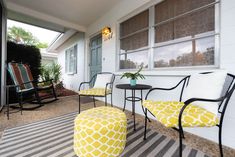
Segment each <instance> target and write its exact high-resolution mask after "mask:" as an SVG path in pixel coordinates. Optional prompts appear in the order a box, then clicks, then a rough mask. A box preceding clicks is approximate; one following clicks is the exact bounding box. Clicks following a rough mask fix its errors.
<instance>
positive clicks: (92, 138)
mask: <svg viewBox="0 0 235 157" xmlns="http://www.w3.org/2000/svg"><path fill="white" fill-rule="evenodd" d="M74 123H75V126H74V151H75V153H76V155H78V156H79V157H88V156H90V157H92V156H94V157H116V156H119V155H120V153H121V152H122V151H123V150H124V148H125V144H126V132H127V120H126V115H125V113H124V112H122V111H121V110H119V109H117V108H113V107H97V108H93V109H89V110H86V111H83V112H82V113H81V114H79V115H78V116H77V117H76V119H75V121H74Z"/></svg>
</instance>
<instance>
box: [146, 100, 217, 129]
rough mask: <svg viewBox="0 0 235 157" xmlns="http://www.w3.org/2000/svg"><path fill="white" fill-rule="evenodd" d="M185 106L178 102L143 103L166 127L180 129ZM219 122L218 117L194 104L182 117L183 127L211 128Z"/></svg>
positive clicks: (149, 101) (147, 101)
mask: <svg viewBox="0 0 235 157" xmlns="http://www.w3.org/2000/svg"><path fill="white" fill-rule="evenodd" d="M183 105H184V103H183V102H176V101H165V102H164V101H152V100H144V101H143V106H144V107H145V108H147V109H148V110H149V111H150V112H151V113H152V114H153V115H154V116H155V117H156V119H157V120H158V121H160V122H161V123H162V124H163V125H165V126H166V127H178V117H179V112H180V110H181V108H182V107H183ZM218 122H219V119H218V117H217V115H215V114H214V113H211V112H209V111H207V110H206V109H204V108H201V107H198V106H195V105H192V104H190V105H189V106H188V107H187V108H186V109H185V110H184V112H183V116H182V126H183V127H205V126H208V127H209V126H215V125H216V124H218Z"/></svg>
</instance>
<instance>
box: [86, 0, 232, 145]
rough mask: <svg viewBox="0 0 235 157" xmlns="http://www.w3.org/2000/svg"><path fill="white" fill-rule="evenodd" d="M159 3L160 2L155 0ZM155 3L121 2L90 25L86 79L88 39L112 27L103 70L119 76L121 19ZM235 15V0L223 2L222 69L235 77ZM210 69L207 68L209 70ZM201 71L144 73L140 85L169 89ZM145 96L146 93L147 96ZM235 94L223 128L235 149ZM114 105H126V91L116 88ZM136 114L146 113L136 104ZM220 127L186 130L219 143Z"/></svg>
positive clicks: (162, 96)
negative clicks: (119, 30)
mask: <svg viewBox="0 0 235 157" xmlns="http://www.w3.org/2000/svg"><path fill="white" fill-rule="evenodd" d="M154 1H155V2H157V1H158V0H154ZM154 1H150V0H122V1H120V3H119V4H117V5H116V6H114V7H113V8H112V9H111V10H110V11H108V12H107V13H106V14H105V15H104V16H103V17H101V18H99V19H98V20H97V21H96V22H94V23H93V24H92V25H90V26H89V27H88V29H87V33H86V41H87V44H86V53H85V54H86V55H85V58H86V59H85V61H86V62H85V73H86V80H87V79H88V74H89V72H88V71H89V66H88V64H89V51H88V43H89V37H91V36H92V35H93V34H96V33H97V32H99V31H100V30H101V29H102V28H103V27H104V26H110V27H111V29H112V31H113V38H112V39H110V40H107V41H104V42H103V45H102V57H103V63H102V71H110V72H115V73H116V74H119V75H120V74H121V72H117V70H116V69H117V68H116V62H117V52H116V47H117V42H116V41H117V23H118V20H119V19H121V18H124V17H125V16H126V15H128V14H130V13H131V12H133V11H136V9H137V10H139V9H141V8H144V7H146V6H149V5H150V4H151V3H154ZM234 15H235V1H234V0H221V38H220V40H221V41H220V61H219V62H220V69H227V70H228V71H229V72H231V73H233V74H235V68H234V67H235V53H234V51H235V40H234V37H235V20H233V18H234V17H233V16H234ZM206 70H208V69H204V71H206ZM198 71H202V70H195V69H188V70H185V69H184V70H181V71H180V70H178V71H174V70H172V71H163V70H161V71H160V70H159V71H152V72H144V74H146V76H147V77H146V80H143V81H140V82H139V83H146V84H150V85H152V86H156V87H170V86H171V85H174V84H175V83H177V82H178V81H179V80H180V79H181V78H182V77H183V76H184V75H187V74H189V73H194V72H198ZM124 82H128V80H120V77H117V78H116V81H115V83H116V84H118V83H124ZM145 94H146V93H144V95H145ZM167 95H168V96H169V97H170V99H174V98H175V97H176V94H175V93H172V95H169V94H162V93H161V94H159V93H158V94H155V95H154V96H153V97H154V98H155V99H158V98H159V99H166V98H167V97H166V96H167ZM234 104H235V94H234V95H233V97H232V101H231V103H230V104H229V106H228V109H227V113H226V116H225V121H224V126H223V129H224V130H223V144H224V145H227V146H230V147H232V148H235V127H234V126H235V115H234V111H235V105H234ZM114 105H116V106H120V107H122V106H123V91H122V90H118V89H116V88H114ZM127 109H129V110H130V109H131V105H130V104H127ZM136 110H137V112H138V113H140V114H143V113H142V111H141V106H140V104H137V109H136ZM217 129H218V128H217V127H213V128H209V129H207V128H193V129H187V131H189V132H191V133H194V134H197V135H199V136H202V137H204V138H207V139H210V140H213V141H215V142H217V139H218V137H217V133H218V130H217Z"/></svg>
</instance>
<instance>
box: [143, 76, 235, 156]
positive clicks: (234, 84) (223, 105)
mask: <svg viewBox="0 0 235 157" xmlns="http://www.w3.org/2000/svg"><path fill="white" fill-rule="evenodd" d="M208 73H211V72H206V73H201V74H208ZM234 80H235V75H232V74H229V73H228V74H227V77H226V81H225V85H224V87H223V92H222V96H221V97H220V98H218V99H205V98H190V99H188V100H186V101H184V102H183V105H182V108H181V109H180V112H179V115H178V127H174V128H173V129H175V130H177V131H178V132H179V156H180V157H182V151H183V144H182V140H183V138H184V131H183V126H182V115H183V113H184V111H185V109H186V108H187V107H189V106H191V103H193V102H195V101H200V102H218V103H219V105H218V113H219V114H220V118H219V122H218V123H217V124H215V125H216V126H217V127H218V128H219V134H218V140H219V150H220V155H221V157H223V148H222V126H223V120H224V116H225V111H226V109H227V105H228V103H229V100H230V98H231V96H232V94H233V92H234V89H235V81H234ZM189 81H190V76H186V77H185V78H183V79H182V80H181V81H180V82H179V83H178V84H177V85H176V86H174V87H172V88H152V89H151V90H149V92H148V93H147V95H146V98H145V100H147V99H148V97H149V94H150V93H152V92H153V91H155V90H163V91H170V90H174V89H176V88H177V87H178V88H181V92H180V93H179V94H180V95H179V102H181V101H182V96H183V93H184V89H185V88H186V87H187V85H188V83H189ZM148 112H149V113H150V114H152V115H153V116H154V117H155V115H154V114H153V113H152V112H151V111H150V110H149V109H148V108H145V132H144V139H146V129H147V120H148V119H147V118H148V116H147V113H148Z"/></svg>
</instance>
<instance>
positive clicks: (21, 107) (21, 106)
mask: <svg viewBox="0 0 235 157" xmlns="http://www.w3.org/2000/svg"><path fill="white" fill-rule="evenodd" d="M22 101H23V97H22V94H20V97H19V106H20V114H21V115H22V110H23V103H22Z"/></svg>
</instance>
